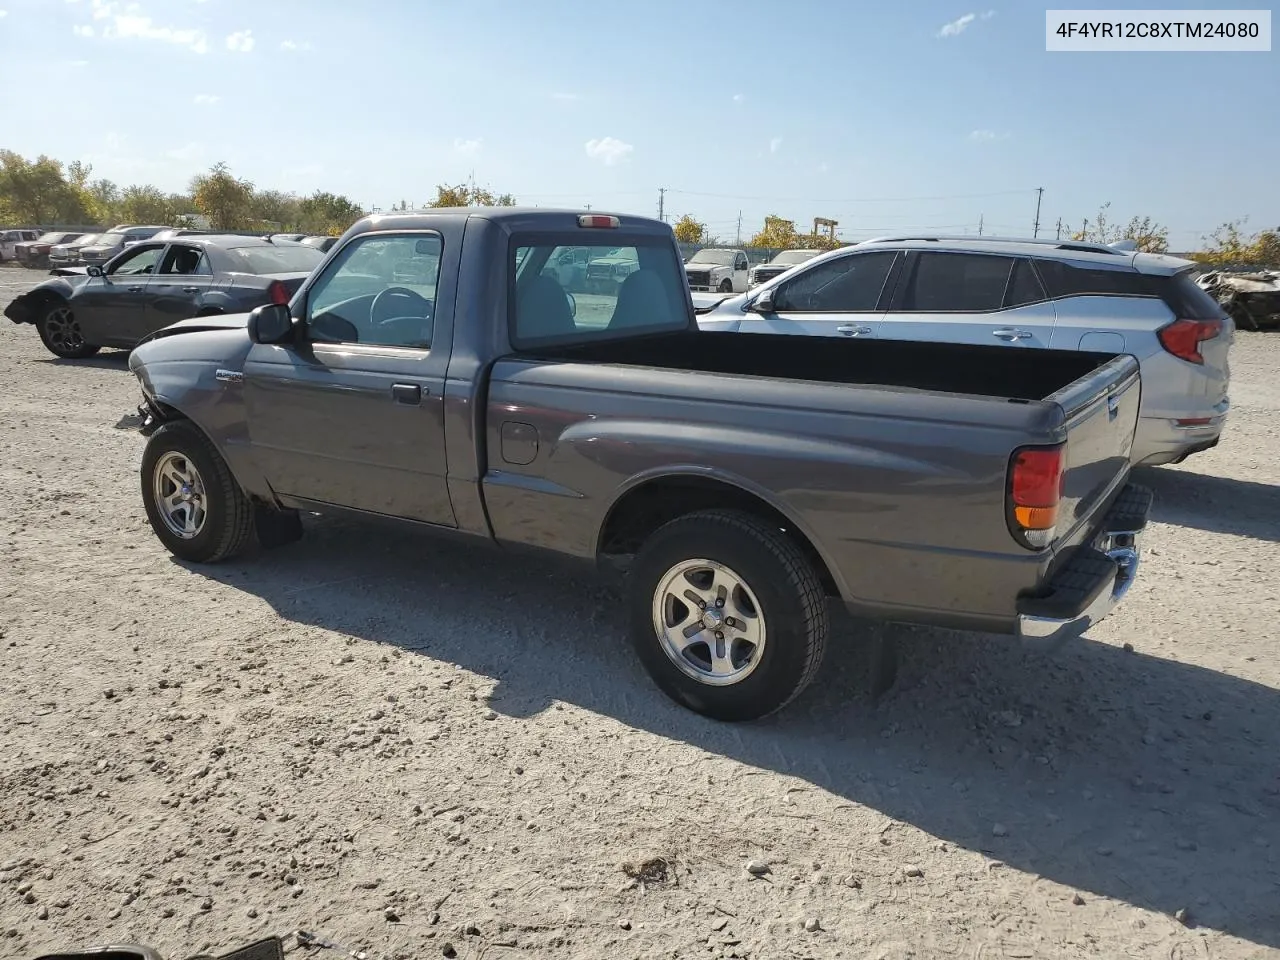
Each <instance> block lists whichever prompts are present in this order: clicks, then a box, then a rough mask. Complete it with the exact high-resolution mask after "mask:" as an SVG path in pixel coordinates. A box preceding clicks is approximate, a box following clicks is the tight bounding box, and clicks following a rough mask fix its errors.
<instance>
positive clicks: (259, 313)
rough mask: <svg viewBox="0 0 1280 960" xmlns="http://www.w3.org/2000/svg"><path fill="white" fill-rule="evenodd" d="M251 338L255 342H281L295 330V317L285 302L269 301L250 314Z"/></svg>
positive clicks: (249, 327) (249, 329)
mask: <svg viewBox="0 0 1280 960" xmlns="http://www.w3.org/2000/svg"><path fill="white" fill-rule="evenodd" d="M248 332H249V339H250V340H251V341H253V342H254V343H281V342H283V341H284V340H286V339H288V337H289V335H290V334H291V333H292V332H293V317H292V316H291V315H290V313H289V307H288V306H287V305H286V304H283V303H267V304H263V305H262V306H260V307H257V308H255V309H254V311H253V312H252V313H250V314H249V325H248Z"/></svg>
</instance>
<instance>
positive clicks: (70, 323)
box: [36, 300, 102, 360]
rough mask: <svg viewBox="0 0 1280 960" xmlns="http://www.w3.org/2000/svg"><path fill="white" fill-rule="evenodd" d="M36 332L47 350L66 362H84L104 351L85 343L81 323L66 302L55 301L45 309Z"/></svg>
mask: <svg viewBox="0 0 1280 960" xmlns="http://www.w3.org/2000/svg"><path fill="white" fill-rule="evenodd" d="M36 332H37V333H39V334H40V340H41V342H42V343H44V345H45V347H46V349H48V351H49V352H50V353H52V354H53V355H54V356H55V357H62V358H63V359H64V360H84V359H85V358H86V357H92V356H93V355H94V354H95V353H97V352H98V351H99V350H101V349H102V348H101V347H97V346H94V345H93V344H91V343H85V341H84V336H83V335H82V334H81V333H80V323H79V321H77V320H76V315H75V313H74V312H73V311H72V309H71V307H70V305H68V304H67V302H66V301H65V300H55V301H53V302H52V303H49V304H47V305H46V306H45V307H44V310H43V312H42V313H41V314H40V318H39V319H38V320H37V321H36Z"/></svg>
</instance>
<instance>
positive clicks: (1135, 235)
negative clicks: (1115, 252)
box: [1071, 200, 1169, 253]
mask: <svg viewBox="0 0 1280 960" xmlns="http://www.w3.org/2000/svg"><path fill="white" fill-rule="evenodd" d="M1110 208H1111V201H1109V200H1108V201H1107V202H1106V203H1104V204H1103V205H1102V207H1101V208H1100V209H1099V210H1098V215H1097V216H1096V217H1094V219H1093V220H1092V221H1090V220H1089V219H1088V218H1087V217H1086V218H1085V220H1084V221H1083V223H1081V225H1080V229H1079V230H1077V231H1075V232H1074V233H1073V234H1072V235H1071V239H1072V240H1083V241H1087V242H1089V243H1115V242H1117V241H1119V240H1132V241H1133V242H1134V244H1135V246H1136V247H1137V248H1138V249H1139V250H1141V251H1142V252H1143V253H1165V252H1167V251H1168V249H1169V228H1168V227H1166V226H1164V225H1163V224H1159V223H1156V222H1155V221H1154V220H1152V219H1151V218H1150V217H1136V216H1135V217H1132V218H1130V220H1129V222H1128V223H1127V224H1126V225H1125V226H1123V227H1121V226H1119V225H1118V224H1114V223H1111V222H1110V221H1109V219H1108V215H1107V211H1108V210H1109V209H1110Z"/></svg>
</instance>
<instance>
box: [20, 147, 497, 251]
mask: <svg viewBox="0 0 1280 960" xmlns="http://www.w3.org/2000/svg"><path fill="white" fill-rule="evenodd" d="M514 204H515V197H513V196H512V195H511V194H509V193H504V194H495V193H493V192H492V191H490V190H489V189H487V188H484V187H477V186H475V185H474V184H456V185H449V184H442V185H439V186H437V187H436V195H435V197H434V198H432V200H431V201H430V202H428V203H427V204H426V206H430V207H451V206H512V205H514ZM392 209H399V210H407V209H409V204H408V203H407V201H401V202H400V204H398V205H396V206H394V207H393V208H392ZM367 212H368V211H366V210H365V209H364V208H363V207H362V206H361V205H360V204H358V203H356V202H355V201H353V200H351V199H350V198H349V197H344V196H342V195H340V194H334V193H329V192H327V191H324V190H317V191H316V192H315V193H313V194H311V195H310V196H306V197H301V196H298V195H297V194H294V193H289V192H285V191H283V190H268V189H260V188H258V187H257V186H256V185H255V184H253V183H251V182H250V181H248V180H245V179H243V178H240V177H237V176H236V175H235V174H234V173H232V171H231V169H230V168H229V167H228V166H227V164H225V163H215V164H214V165H213V166H212V167H210V168H209V170H207V171H205V172H204V173H201V174H198V175H196V176H194V177H192V178H191V182H190V184H189V186H188V189H187V191H186V192H185V193H173V192H167V191H164V190H161V189H160V188H159V187H156V186H153V185H151V184H131V185H129V186H126V187H121V186H120V185H119V184H117V183H115V182H113V181H111V180H107V179H104V178H94V176H93V168H92V167H91V166H90V165H89V164H86V163H81V162H79V161H72V162H71V163H66V164H64V163H62V162H60V161H58V160H55V159H54V158H52V157H47V156H39V157H37V158H36V159H34V160H29V159H27V158H26V157H23V156H21V155H20V154H18V153H15V152H14V151H12V150H0V224H13V225H15V226H19V225H37V224H39V225H52V224H68V225H75V226H88V225H90V224H98V225H101V226H113V225H115V224H117V223H139V224H155V225H164V226H175V227H184V226H185V227H190V226H193V224H194V221H193V219H192V217H193V216H203V217H206V218H207V219H208V221H209V226H210V228H211V229H214V230H254V229H264V228H265V229H271V230H278V231H281V232H296V233H309V234H322V235H325V234H327V235H331V236H336V235H338V234H341V233H342V232H343V231H344V230H346V229H347V227H349V226H351V224H352V223H354V222H355V221H356V220H358V219H360V218H361V217H362V216H364V215H365V214H366V213H367Z"/></svg>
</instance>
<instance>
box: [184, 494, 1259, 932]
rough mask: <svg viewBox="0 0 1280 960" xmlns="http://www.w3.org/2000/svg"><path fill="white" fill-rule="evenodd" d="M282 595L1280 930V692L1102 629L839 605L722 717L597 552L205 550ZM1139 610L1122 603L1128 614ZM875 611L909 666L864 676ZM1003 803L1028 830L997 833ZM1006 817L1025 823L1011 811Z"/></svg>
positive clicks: (1044, 857) (965, 837)
mask: <svg viewBox="0 0 1280 960" xmlns="http://www.w3.org/2000/svg"><path fill="white" fill-rule="evenodd" d="M193 569H198V572H199V573H201V574H202V575H204V576H212V577H214V578H215V579H218V580H222V581H224V582H226V583H228V584H229V585H231V586H234V587H236V588H237V589H241V590H246V591H248V592H251V593H253V594H256V595H258V596H260V597H262V598H264V599H265V600H266V601H267V602H268V603H270V604H271V605H272V607H273V608H274V609H275V610H277V611H278V612H279V613H280V615H281V616H283V617H285V618H287V619H289V620H291V621H294V622H297V623H302V624H308V625H314V626H319V627H323V628H326V629H329V630H334V631H339V632H342V633H345V634H349V635H352V636H356V637H360V638H363V639H365V640H367V641H370V642H374V643H381V644H388V645H392V646H395V647H397V648H400V649H401V650H404V651H407V652H413V653H419V654H422V655H425V656H429V657H432V658H434V659H437V660H443V661H448V662H453V663H456V664H459V665H461V666H463V667H465V668H466V669H468V670H471V671H474V672H476V673H478V674H481V675H484V676H487V677H490V678H493V679H494V680H495V681H496V686H495V689H494V692H493V702H492V706H493V708H494V709H495V710H496V711H498V712H500V713H503V714H506V715H508V716H510V717H516V718H523V717H529V716H532V715H535V714H537V713H539V712H540V711H542V710H545V709H547V708H548V707H550V706H551V705H552V704H553V703H554V702H556V701H563V702H566V703H571V704H576V705H578V706H581V707H583V708H585V709H587V710H590V711H594V712H596V713H599V714H602V715H606V716H610V717H613V718H616V719H617V720H619V721H621V722H622V723H625V724H627V725H630V726H632V727H634V728H636V729H640V730H645V731H648V732H651V733H653V734H656V735H659V736H663V737H668V738H671V739H674V740H678V741H683V742H685V743H688V744H691V745H693V746H695V747H697V748H700V749H702V750H706V751H709V752H712V753H714V754H718V755H721V756H725V757H729V758H732V759H735V760H738V761H740V762H742V763H744V764H747V765H750V766H752V767H756V768H762V769H767V770H773V771H777V772H778V773H781V774H785V775H787V776H792V777H799V778H802V779H804V780H805V781H807V782H809V783H810V784H812V785H813V786H815V787H818V788H821V789H823V790H826V791H830V792H831V793H832V794H835V795H837V796H839V797H842V798H846V799H848V800H849V801H853V802H856V803H859V804H863V805H866V806H868V807H871V808H874V809H876V810H878V811H881V812H883V813H884V814H885V815H886V816H888V817H891V818H893V819H895V820H899V821H903V822H907V823H911V824H914V825H915V826H917V827H919V828H920V829H922V830H924V831H927V832H928V833H929V834H932V835H935V836H937V837H940V838H942V839H944V840H947V841H948V842H950V843H952V844H956V845H959V846H963V847H967V848H970V849H974V850H981V851H983V852H985V853H987V854H988V855H990V856H991V857H992V858H995V859H999V860H1001V861H1003V862H1005V863H1007V864H1009V865H1010V866H1013V867H1016V868H1018V869H1020V870H1024V871H1027V872H1029V873H1031V874H1034V875H1039V876H1043V877H1046V878H1049V879H1052V880H1054V881H1057V882H1059V883H1062V884H1065V885H1067V886H1068V887H1071V888H1075V889H1077V890H1080V891H1081V892H1083V893H1084V894H1085V896H1089V895H1090V894H1092V895H1095V896H1106V897H1111V898H1115V899H1118V900H1123V901H1127V902H1129V903H1131V904H1135V905H1138V906H1142V907H1145V908H1149V909H1152V910H1156V911H1160V912H1162V913H1165V914H1166V915H1169V914H1172V913H1174V912H1175V911H1176V910H1179V909H1182V908H1186V909H1188V910H1189V911H1190V912H1191V915H1192V918H1193V920H1194V922H1196V923H1198V924H1200V925H1202V926H1207V927H1212V928H1216V929H1220V930H1225V931H1229V932H1230V933H1232V934H1234V935H1236V936H1239V937H1242V938H1244V939H1246V940H1250V941H1253V942H1255V943H1259V944H1265V945H1268V946H1273V947H1274V946H1280V906H1277V905H1278V904H1280V863H1278V862H1277V857H1278V855H1280V767H1278V760H1277V758H1280V692H1278V691H1277V690H1275V689H1272V688H1270V687H1267V686H1263V685H1260V684H1257V683H1253V682H1250V681H1248V680H1243V679H1239V678H1236V677H1231V676H1227V675H1224V674H1221V673H1217V672H1214V671H1211V670H1207V669H1203V668H1201V667H1197V666H1193V665H1190V664H1186V663H1179V662H1177V661H1174V660H1167V659H1162V658H1158V657H1154V656H1147V655H1144V653H1143V652H1141V651H1135V652H1125V651H1123V650H1121V649H1120V648H1118V647H1114V646H1110V645H1105V644H1100V643H1092V642H1088V641H1085V642H1082V643H1080V644H1078V645H1076V646H1074V647H1072V648H1071V649H1069V650H1068V651H1066V652H1064V653H1061V654H1059V655H1058V656H1056V657H1053V658H1043V657H1037V656H1035V655H1032V654H1029V653H1024V652H1023V651H1021V650H1020V648H1018V647H1017V646H1016V645H1015V644H1013V643H1012V641H1010V640H1008V639H1007V638H999V637H982V636H966V635H962V634H952V633H948V632H945V631H938V630H926V629H913V628H906V627H882V626H876V625H866V624H858V623H854V622H853V621H847V620H838V621H837V623H838V625H839V629H838V631H837V637H836V638H835V642H834V643H833V646H832V648H831V649H830V650H829V652H828V659H827V665H826V669H825V670H824V672H823V673H822V674H821V676H820V678H819V680H818V682H817V683H816V684H815V685H814V687H813V688H811V690H810V691H809V692H808V693H807V694H806V695H805V696H804V697H803V698H801V699H800V700H799V701H797V702H796V703H794V704H793V705H792V706H791V707H790V708H788V710H787V711H785V712H783V713H782V714H781V715H779V716H776V717H773V718H770V719H767V720H764V721H760V722H758V723H754V724H749V725H730V724H720V723H716V722H713V721H709V720H706V719H704V718H701V717H699V716H696V715H694V714H691V713H689V712H687V711H685V710H683V709H682V708H680V707H677V706H675V705H674V704H672V703H671V702H669V701H668V700H667V699H666V698H665V697H663V696H662V695H661V694H660V693H659V692H657V690H656V689H655V688H654V687H653V686H652V684H651V683H650V682H649V680H648V678H647V677H646V676H645V675H644V673H643V672H642V670H641V668H640V665H639V662H638V661H637V659H636V658H635V656H634V655H633V654H632V653H631V651H630V649H629V647H628V645H627V643H626V639H625V636H624V632H623V617H622V614H621V611H620V609H619V608H618V606H617V604H616V602H615V601H614V600H613V599H611V597H610V595H609V593H608V592H605V591H602V590H600V589H599V588H598V587H597V586H596V585H595V584H594V583H593V582H592V580H591V579H589V578H587V577H584V576H582V575H580V574H578V573H573V572H568V571H565V570H561V569H554V568H548V567H547V565H545V564H543V563H541V562H538V561H530V560H529V559H527V558H522V557H519V556H510V555H505V554H501V553H498V552H496V551H494V550H491V549H487V548H483V547H471V546H468V545H465V544H456V543H451V542H449V543H442V542H440V541H439V540H436V539H434V538H424V537H422V536H419V535H416V534H414V533H412V532H405V531H400V530H397V529H390V530H387V529H382V528H377V527H373V528H371V527H367V526H360V525H357V524H355V523H352V522H351V521H347V520H345V519H341V520H340V519H329V518H311V519H310V520H309V521H308V534H307V538H306V539H305V540H304V541H303V543H301V544H298V545H294V546H291V547H286V548H284V549H282V550H280V551H277V552H274V553H270V554H266V555H264V556H262V557H260V558H258V559H253V560H249V561H247V562H245V563H242V564H238V565H236V566H234V567H222V568H193ZM1117 615H1118V616H1120V615H1123V614H1117ZM868 631H871V632H876V631H889V632H890V635H891V636H893V637H894V638H895V639H896V641H897V643H898V645H899V650H900V653H901V663H902V667H901V673H900V677H899V682H898V685H897V686H896V687H895V688H894V689H893V690H892V691H890V693H889V694H888V695H887V696H886V697H884V698H882V699H881V700H880V701H879V702H872V701H871V699H870V698H869V697H867V696H866V695H865V690H866V685H867V684H866V677H865V674H866V671H867V669H868V663H869V655H868V654H867V652H866V649H867V648H866V644H865V643H862V642H860V641H862V640H865V638H866V636H867V633H868ZM997 823H999V824H1001V825H1003V827H1004V828H1006V829H1007V836H1002V837H996V836H994V835H993V825H994V824H997ZM1001 832H1005V831H1001Z"/></svg>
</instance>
